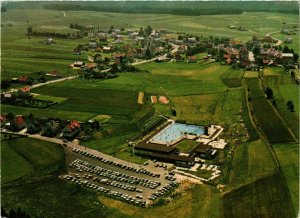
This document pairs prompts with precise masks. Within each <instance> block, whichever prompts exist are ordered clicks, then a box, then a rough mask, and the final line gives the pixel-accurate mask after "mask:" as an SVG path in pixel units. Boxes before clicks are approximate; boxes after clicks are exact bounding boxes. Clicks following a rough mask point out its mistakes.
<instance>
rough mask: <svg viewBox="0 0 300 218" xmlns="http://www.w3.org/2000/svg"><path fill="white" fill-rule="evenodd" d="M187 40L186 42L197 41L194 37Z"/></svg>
mask: <svg viewBox="0 0 300 218" xmlns="http://www.w3.org/2000/svg"><path fill="white" fill-rule="evenodd" d="M187 40H188V42H196V41H197V40H196V38H195V37H191V38H188V39H187Z"/></svg>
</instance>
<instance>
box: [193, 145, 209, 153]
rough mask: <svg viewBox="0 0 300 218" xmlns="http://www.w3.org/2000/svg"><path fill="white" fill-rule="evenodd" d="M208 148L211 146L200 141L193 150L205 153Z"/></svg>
mask: <svg viewBox="0 0 300 218" xmlns="http://www.w3.org/2000/svg"><path fill="white" fill-rule="evenodd" d="M208 150H211V146H209V145H205V144H202V143H200V144H199V145H198V146H197V148H196V149H195V150H194V151H195V152H196V153H206V152H207V151H208Z"/></svg>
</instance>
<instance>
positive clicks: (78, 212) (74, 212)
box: [1, 177, 123, 218]
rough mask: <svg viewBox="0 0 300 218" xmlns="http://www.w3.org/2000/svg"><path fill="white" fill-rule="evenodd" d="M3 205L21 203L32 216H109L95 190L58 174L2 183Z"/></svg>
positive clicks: (6, 207)
mask: <svg viewBox="0 0 300 218" xmlns="http://www.w3.org/2000/svg"><path fill="white" fill-rule="evenodd" d="M1 206H2V207H3V208H4V209H5V210H6V211H9V209H10V208H14V209H15V211H16V210H17V208H18V207H20V208H22V209H23V210H24V211H26V213H27V214H30V216H31V217H35V216H39V217H41V216H43V217H57V218H58V217H99V216H100V217H106V216H105V214H106V213H107V209H106V208H103V207H102V205H101V204H100V202H99V201H98V200H97V198H96V195H95V194H94V193H93V192H90V191H88V190H86V189H82V188H81V187H80V186H76V185H74V184H69V183H67V182H66V181H62V180H60V179H58V178H57V177H50V178H45V179H39V180H36V181H34V182H32V183H26V182H24V183H23V184H22V185H18V186H7V187H6V186H3V185H2V187H1ZM116 214H117V215H119V217H123V216H122V214H121V213H118V212H116Z"/></svg>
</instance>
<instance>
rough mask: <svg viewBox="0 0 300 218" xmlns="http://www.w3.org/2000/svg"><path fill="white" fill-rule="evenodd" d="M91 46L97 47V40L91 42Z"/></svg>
mask: <svg viewBox="0 0 300 218" xmlns="http://www.w3.org/2000/svg"><path fill="white" fill-rule="evenodd" d="M89 47H90V48H97V42H89Z"/></svg>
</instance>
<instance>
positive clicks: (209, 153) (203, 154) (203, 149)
mask: <svg viewBox="0 0 300 218" xmlns="http://www.w3.org/2000/svg"><path fill="white" fill-rule="evenodd" d="M193 153H195V154H196V155H197V156H199V157H200V158H205V159H211V158H212V157H213V155H215V152H214V150H213V149H212V147H211V146H210V145H206V144H203V143H200V144H199V145H198V146H197V147H196V149H194V150H193Z"/></svg>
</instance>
